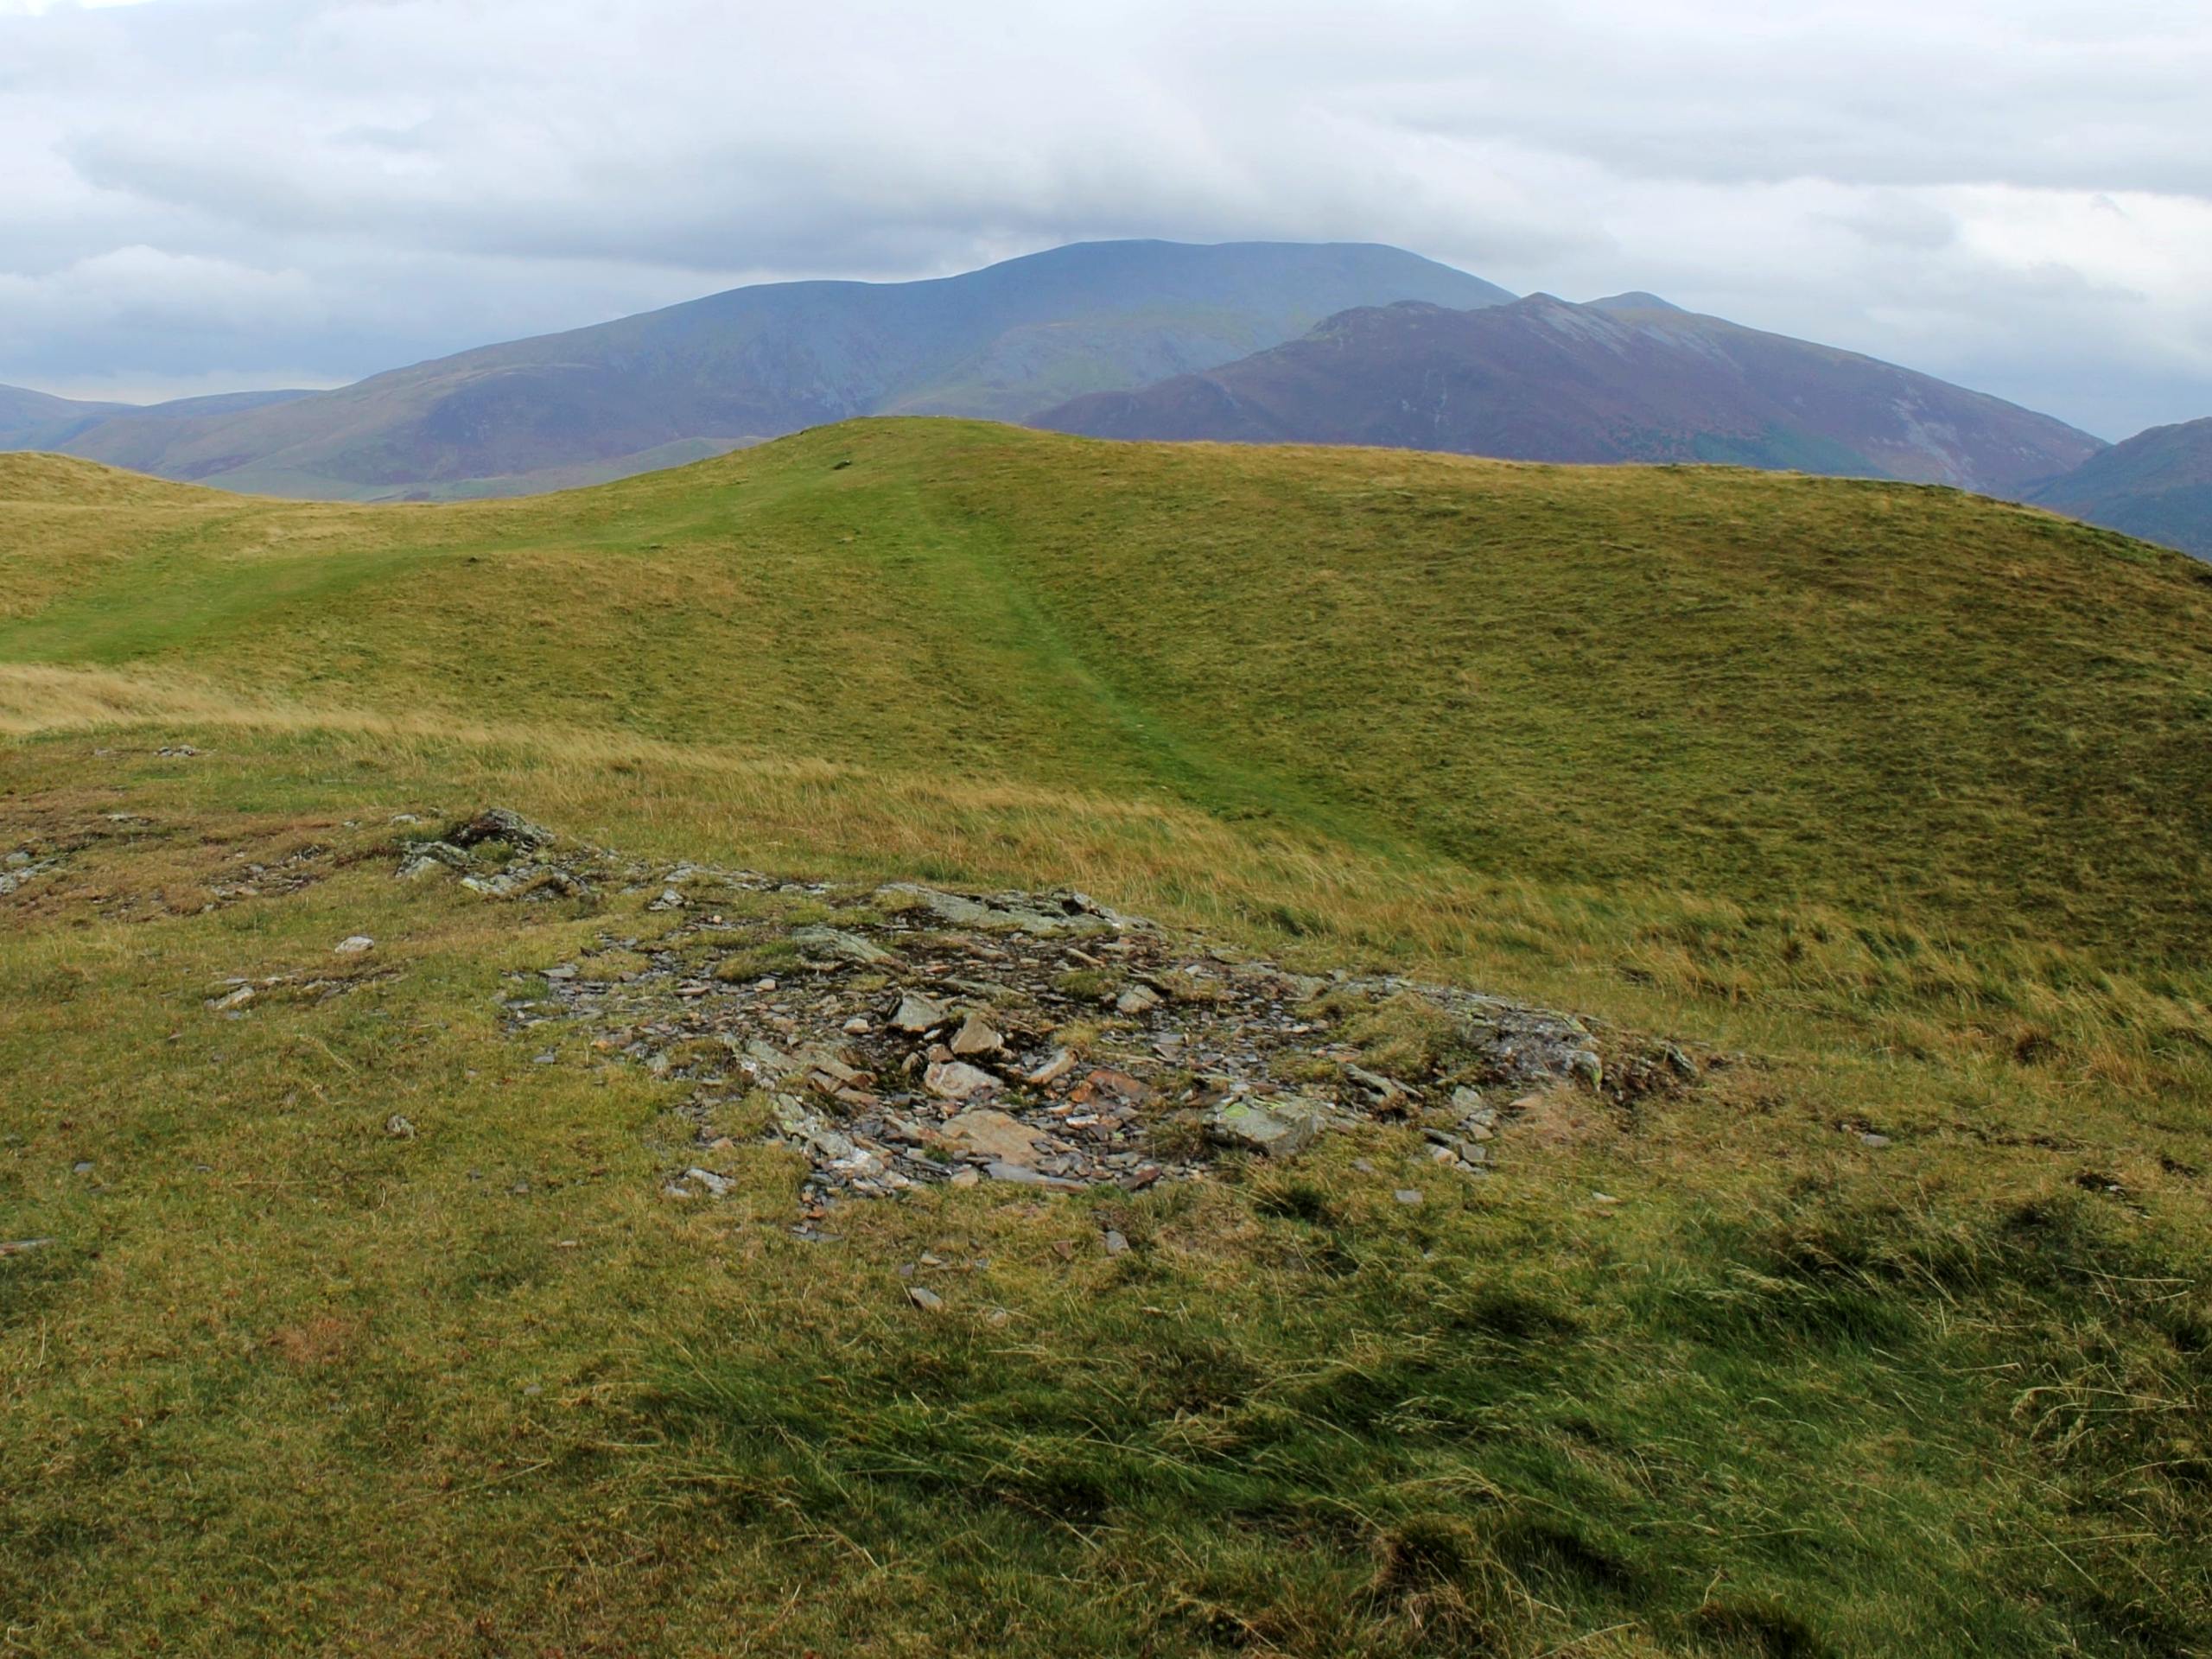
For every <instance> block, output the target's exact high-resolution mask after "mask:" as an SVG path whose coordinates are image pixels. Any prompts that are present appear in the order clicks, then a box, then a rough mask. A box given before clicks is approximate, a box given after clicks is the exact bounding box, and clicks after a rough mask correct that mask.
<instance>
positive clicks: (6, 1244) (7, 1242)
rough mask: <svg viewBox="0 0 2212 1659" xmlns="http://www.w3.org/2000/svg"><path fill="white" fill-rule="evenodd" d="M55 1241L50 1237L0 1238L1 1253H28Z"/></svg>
mask: <svg viewBox="0 0 2212 1659" xmlns="http://www.w3.org/2000/svg"><path fill="white" fill-rule="evenodd" d="M51 1243H54V1241H53V1240H52V1239H50V1238H0V1255H29V1254H30V1252H31V1251H33V1250H42V1249H45V1248H46V1247H47V1246H48V1245H49V1244H51Z"/></svg>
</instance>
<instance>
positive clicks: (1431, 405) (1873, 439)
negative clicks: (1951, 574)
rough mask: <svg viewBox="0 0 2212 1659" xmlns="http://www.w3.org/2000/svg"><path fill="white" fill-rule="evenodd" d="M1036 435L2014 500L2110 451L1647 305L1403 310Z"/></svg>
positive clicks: (2080, 436)
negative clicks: (1662, 466) (1937, 491)
mask: <svg viewBox="0 0 2212 1659" xmlns="http://www.w3.org/2000/svg"><path fill="white" fill-rule="evenodd" d="M1036 424H1038V425H1040V426H1046V427H1052V428H1054V429H1058V430H1060V431H1065V432H1080V433H1087V434H1090V435H1093V436H1097V437H1114V438H1166V439H1217V440H1224V441H1230V442H1248V443H1280V442H1300V443H1354V444H1383V445H1389V446H1392V447H1396V448H1409V449H1445V450H1455V451H1459V452H1461V453H1464V454H1479V455H1497V456H1502V457H1504V458H1507V459H1511V460H1522V461H1723V462H1731V463H1734V464H1736V465H1739V466H1747V467H1777V468H1791V469H1795V470H1797V471H1802V472H1810V473H1827V474H1841V475H1853V474H1860V475H1865V476H1868V477H1877V478H1897V479H1907V480H1916V481H1919V482H1924V483H1936V484H1954V485H1958V486H1961V487H1963V488H1967V489H1972V490H1979V491H1982V492H1985V493H1991V494H1999V495H2003V494H2011V493H2016V492H2018V491H2019V490H2021V489H2023V488H2025V487H2026V486H2029V485H2031V484H2032V483H2033V482H2035V481H2036V480H2041V479H2044V478H2048V477H2050V475H2051V474H2054V473H2057V472H2062V471H2066V470H2069V469H2071V468H2072V467H2075V466H2076V465H2078V464H2079V463H2080V462H2081V461H2084V460H2086V459H2087V458H2088V456H2090V455H2092V454H2095V453H2096V452H2097V451H2098V450H2099V449H2101V448H2103V447H2104V445H2103V443H2102V442H2101V441H2100V440H2099V439H2096V438H2094V437H2092V436H2090V435H2088V433H2086V432H2079V431H2076V430H2075V429H2073V428H2072V427H2069V426H2067V425H2065V424H2064V423H2062V422H2059V421H2056V420H2053V419H2051V418H2050V416H2044V415H2037V414H2035V413H2033V412H2031V411H2030V410H2024V409H2021V408H2019V407H2018V406H2017V405H2015V404H2008V403H2005V402H2003V401H2002V400H2000V399H1999V398H1995V397H1985V396H1984V395H1982V394H1981V393H1980V392H1974V391H1965V390H1963V389H1961V388H1960V387H1958V386H1954V385H1948V384H1947V383H1946V382H1944V381H1942V380H1937V379H1935V378H1932V377H1930V376H1928V375H1924V374H1916V373H1915V372H1912V371H1911V370H1910V369H1901V368H1898V367H1896V366H1895V365H1891V364H1888V363H1883V362H1878V361H1877V360H1876V359H1872V358H1870V357H1862V356H1859V354H1857V353H1853V352H1843V351H1837V350H1835V349H1834V348H1833V347H1830V346H1818V345H1815V344H1812V343H1810V342H1809V341H1806V340H1791V339H1789V338H1787V337H1785V336H1783V335H1780V334H1762V333H1760V332H1758V330H1756V329H1751V328H1745V327H1738V325H1736V324H1734V323H1732V322H1726V321H1722V320H1721V319H1720V318H1718V317H1707V316H1700V315H1695V314H1694V313H1691V312H1688V311H1683V310H1681V309H1679V308H1675V307H1674V306H1670V305H1669V304H1667V303H1666V302H1664V301H1662V300H1658V299H1656V298H1655V297H1654V296H1650V295H1645V294H1626V295H1618V296H1614V297H1613V298H1611V299H1609V300H1602V301H1599V302H1596V303H1595V304H1592V305H1570V304H1568V303H1567V302H1564V301H1561V300H1556V299H1554V298H1552V297H1551V296H1548V295H1542V294H1539V295H1533V296H1530V297H1529V298H1527V299H1525V300H1520V301H1516V302H1512V303H1510V304H1507V305H1501V306H1492V307H1488V308H1483V309H1480V310H1459V309H1448V308H1442V307H1440V306H1436V305H1431V304H1419V303H1413V304H1397V305H1390V306H1383V307H1370V308H1362V309H1358V310H1354V311H1349V312H1346V313H1344V314H1343V315H1338V316H1336V317H1332V318H1330V319H1329V320H1328V321H1325V323H1323V324H1322V325H1321V326H1320V327H1318V328H1316V329H1315V330H1314V331H1313V333H1312V334H1308V335H1306V337H1305V338H1304V339H1302V340H1294V341H1291V342H1289V343H1287V344H1286V345H1283V346H1276V347H1274V348H1272V349H1270V350H1268V351H1265V352H1261V353H1256V354H1255V355H1254V356H1251V357H1249V358H1245V359H1240V360H1239V361H1237V362H1235V363H1231V364H1226V365H1223V366H1221V367H1219V368H1217V369H1212V370H1208V371H1205V372H1198V373H1193V374H1186V375H1182V376H1179V377H1176V378H1173V379H1169V380H1166V381H1162V382H1160V383H1159V384H1158V385H1152V386H1147V387H1143V388H1141V389H1139V390H1137V391H1125V392H1107V393H1096V394H1092V395H1090V396H1087V397H1079V398H1075V399H1072V400H1071V401H1070V402H1068V403H1066V404H1063V405H1061V406H1060V407H1059V408H1058V409H1055V410H1047V411H1046V412H1045V413H1043V414H1041V415H1039V416H1037V417H1036Z"/></svg>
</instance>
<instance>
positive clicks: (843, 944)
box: [399, 810, 1711, 1236]
mask: <svg viewBox="0 0 2212 1659" xmlns="http://www.w3.org/2000/svg"><path fill="white" fill-rule="evenodd" d="M487 854H488V855H489V856H488V857H487ZM399 874H400V875H401V876H402V877H403V878H405V879H410V880H416V879H423V878H426V877H430V876H433V875H443V876H447V877H449V878H450V879H454V880H458V881H459V882H460V883H461V885H462V886H464V887H467V888H469V889H470V890H472V891H474V892H476V893H481V894H483V895H485V896H486V898H487V899H499V900H506V901H510V902H528V901H531V900H539V899H553V898H569V899H597V898H599V897H601V896H602V895H606V894H608V893H639V892H649V893H652V894H653V897H652V899H651V900H650V901H649V903H648V904H647V906H646V908H647V909H648V910H649V911H651V912H658V913H663V914H669V915H671V916H673V917H674V918H676V919H675V920H674V922H673V925H670V926H669V927H667V928H666V930H665V931H663V932H662V933H661V934H660V936H659V937H658V938H653V939H650V940H647V939H645V938H640V937H637V936H618V935H614V934H604V935H601V937H600V938H599V939H598V940H597V941H595V943H594V945H593V947H592V948H591V949H589V950H586V951H583V952H582V953H580V954H579V955H578V956H576V957H575V958H574V959H573V960H569V961H566V962H561V963H554V964H552V965H550V966H549V967H547V968H546V969H543V971H542V972H540V973H533V974H518V975H516V976H513V977H514V980H515V982H516V983H515V988H514V991H513V993H512V995H509V996H507V997H505V999H504V1000H503V1001H504V1007H505V1014H506V1018H507V1020H508V1022H509V1024H510V1026H511V1027H512V1029H513V1030H514V1031H516V1032H517V1033H537V1034H538V1035H539V1036H540V1037H541V1038H542V1036H543V1035H544V1034H546V1033H547V1032H548V1030H549V1028H550V1029H551V1030H555V1031H567V1032H580V1033H582V1034H583V1035H584V1036H585V1037H586V1039H587V1041H588V1046H589V1048H590V1049H591V1050H592V1051H593V1052H596V1053H598V1054H601V1055H608V1054H612V1055H619V1056H620V1057H621V1058H624V1059H626V1060H627V1061H630V1062H632V1063H635V1064H637V1065H641V1066H643V1067H645V1069H646V1070H647V1071H650V1072H652V1074H653V1075H654V1076H656V1077H662V1078H664V1079H666V1080H667V1081H668V1082H669V1083H670V1084H671V1085H676V1086H680V1087H682V1088H683V1089H684V1090H685V1098H684V1100H683V1103H682V1104H681V1106H680V1107H678V1110H680V1111H681V1112H682V1113H683V1115H685V1116H688V1117H690V1119H691V1120H692V1121H693V1122H694V1123H695V1124H696V1146H695V1149H694V1154H695V1155H694V1156H693V1157H692V1158H691V1160H690V1161H688V1162H686V1163H685V1164H684V1165H683V1166H681V1167H675V1168H671V1169H670V1170H669V1171H668V1172H667V1173H666V1176H665V1178H664V1190H665V1191H666V1192H667V1193H668V1195H669V1196H670V1197H671V1198H684V1199H690V1198H699V1197H706V1198H714V1197H719V1196H721V1195H722V1194H723V1193H725V1192H728V1191H729V1190H730V1188H731V1186H732V1185H733V1183H732V1180H731V1178H730V1177H728V1175H726V1174H724V1173H721V1170H718V1169H717V1168H715V1161H716V1159H717V1157H718V1155H719V1154H725V1153H728V1152H729V1151H731V1150H733V1149H734V1147H737V1146H738V1145H739V1144H741V1142H743V1141H770V1142H779V1143H781V1144H784V1145H786V1146H789V1147H793V1148H795V1149H796V1150H798V1152H800V1153H801V1154H804V1157H805V1159H806V1160H807V1163H808V1165H809V1173H808V1174H807V1175H806V1177H805V1179H804V1192H803V1194H802V1198H801V1205H800V1210H801V1213H800V1217H799V1220H798V1224H797V1230H798V1232H799V1233H800V1234H801V1235H802V1236H819V1233H818V1229H819V1224H821V1223H822V1222H823V1221H824V1220H825V1219H826V1218H827V1217H828V1216H829V1212H830V1211H831V1210H832V1208H833V1207H834V1206H835V1205H837V1204H839V1203H841V1202H846V1201H851V1200H856V1199H871V1198H887V1197H890V1196H893V1195H895V1194H897V1193H899V1192H904V1191H906V1190H908V1189H911V1188H912V1187H916V1186H922V1185H954V1186H972V1185H978V1184H980V1183H982V1182H984V1181H996V1182H1003V1183H1007V1184H1009V1185H1017V1186H1022V1187H1027V1188H1033V1189H1037V1190H1039V1191H1042V1192H1084V1191H1087V1190H1090V1189H1093V1188H1099V1187H1107V1186H1112V1187H1116V1188H1119V1189H1121V1190H1123V1191H1128V1192H1137V1191H1141V1190H1143V1189H1145V1188H1147V1187H1148V1186H1151V1185H1154V1184H1155V1183H1159V1182H1163V1181H1166V1182H1173V1181H1188V1180H1199V1179H1206V1178H1207V1176H1208V1175H1209V1174H1210V1173H1211V1172H1212V1171H1213V1170H1214V1169H1215V1168H1216V1167H1217V1166H1218V1165H1219V1164H1220V1163H1221V1162H1222V1160H1224V1159H1228V1158H1264V1159H1284V1158H1293V1157H1295V1156H1297V1155H1298V1154H1300V1152H1302V1151H1303V1150H1305V1149H1306V1147H1308V1146H1310V1145H1311V1144H1313V1141H1315V1140H1316V1139H1317V1138H1318V1137H1319V1136H1320V1135H1324V1134H1326V1133H1328V1132H1330V1131H1331V1130H1332V1129H1335V1128H1342V1127H1345V1126H1347V1125H1351V1124H1355V1123H1359V1122H1393V1123H1399V1124H1407V1125H1413V1126H1417V1127H1418V1128H1420V1129H1421V1132H1422V1135H1423V1136H1424V1137H1425V1139H1426V1141H1427V1143H1428V1149H1429V1155H1430V1157H1431V1159H1432V1160H1433V1162H1434V1164H1435V1165H1436V1166H1438V1168H1439V1170H1440V1172H1445V1173H1450V1174H1452V1175H1453V1176H1455V1177H1457V1178H1459V1179H1472V1180H1480V1179H1486V1178H1487V1177H1488V1176H1489V1175H1490V1174H1491V1173H1492V1172H1493V1169H1494V1168H1495V1160H1494V1158H1493V1152H1494V1148H1495V1146H1496V1144H1497V1137H1498V1136H1499V1135H1501V1134H1502V1133H1505V1132H1507V1131H1509V1130H1510V1127H1511V1124H1512V1122H1513V1121H1514V1119H1515V1118H1516V1116H1517V1115H1519V1114H1520V1113H1521V1112H1522V1111H1524V1110H1526V1109H1529V1107H1530V1106H1531V1105H1533V1104H1534V1103H1535V1102H1537V1101H1539V1100H1541V1099H1542V1098H1543V1097H1545V1096H1547V1095H1548V1093H1550V1092H1551V1091H1555V1090H1574V1091H1577V1092H1579V1093H1581V1094H1583V1095H1586V1096H1595V1097H1598V1098H1599V1099H1601V1100H1602V1101H1603V1102H1605V1103H1606V1104H1608V1105H1609V1106H1611V1107H1612V1108H1616V1109H1618V1108H1625V1107H1627V1106H1629V1105H1631V1104H1633V1103H1635V1102H1636V1101H1637V1100H1638V1099H1640V1098H1642V1097H1643V1096H1648V1095H1649V1094H1652V1093H1654V1092H1655V1091H1659V1090H1673V1089H1675V1088H1678V1087H1680V1086H1681V1085H1683V1084H1687V1083H1688V1082H1689V1081H1692V1080H1694V1078H1695V1077H1697V1076H1698V1074H1699V1072H1700V1061H1698V1060H1696V1059H1694V1058H1692V1057H1691V1056H1690V1055H1689V1054H1688V1052H1685V1051H1684V1050H1683V1049H1681V1047H1679V1046H1675V1045H1673V1044H1669V1043H1662V1042H1653V1041H1649V1040H1647V1039H1637V1038H1634V1037H1631V1036H1629V1035H1627V1034H1625V1033H1618V1032H1613V1031H1610V1030H1603V1029H1600V1028H1597V1027H1592V1026H1591V1025H1589V1024H1586V1022H1584V1021H1582V1020H1578V1019H1576V1018H1574V1017H1573V1016H1572V1015H1569V1014H1559V1013H1554V1012H1552V1011H1550V1010H1548V1009H1543V1008H1538V1007H1529V1006H1527V1005H1525V1004H1522V1003H1518V1002H1514V1001H1507V1000H1504V999H1502V998H1498V997H1494V996H1488V995H1482V994H1480V993H1478V992H1475V991H1471V990H1468V989H1465V988H1460V987H1456V986H1448V985H1438V984H1432V983H1426V982H1417V981H1413V980H1408V979H1405V978H1402V977H1398V976H1376V975H1353V974H1349V973H1338V974H1335V975H1332V976H1325V977H1324V976H1313V975H1306V974H1300V973H1296V972H1293V971H1291V970H1290V969H1286V968H1284V967H1282V966H1281V965H1279V964H1277V963H1274V962H1270V961H1267V960H1263V959H1256V958H1253V957H1247V956H1245V955H1243V954H1242V953H1240V952H1236V951H1232V950H1224V949H1223V948H1221V947H1218V946H1216V945H1212V944H1209V943H1208V942H1206V941H1205V940H1203V939H1201V938H1198V937H1197V936H1195V935H1193V934H1191V933H1188V932H1184V931H1176V930H1173V929H1169V928H1166V927H1162V926H1159V925H1154V923H1151V922H1148V921H1145V920H1142V919H1141V918H1135V917H1129V916H1124V915H1120V914H1117V913H1116V912H1113V911H1110V910H1109V909H1107V908H1106V907H1104V906H1101V905H1098V904H1096V903H1095V902H1093V901H1092V900H1091V899H1089V898H1087V897H1085V896H1084V895H1083V894H1082V893H1073V892H1066V891H1062V892H1056V893H960V892H950V891H946V890H944V889H942V888H938V887H928V886H923V885H920V884H917V883H910V882H894V883H892V884H889V885H887V886H884V887H875V888H863V887H834V886H830V885H828V884H823V883H798V882H789V881H782V880H777V879H776V878H774V877H772V876H768V875H764V874H759V873H757V872H753V871H747V870H733V869H723V868H711V867H707V866H702V865H695V864H683V865H678V866H677V867H675V868H662V869H658V870H656V869H655V868H652V867H650V866H645V865H643V864H640V863H638V862H636V861H630V860H626V859H624V858H622V857H620V855H615V854H613V853H609V852H607V851H605V850H603V849H596V848H588V847H582V846H576V845H572V844H569V843H567V842H563V841H561V840H560V839H559V838H558V837H556V836H554V835H553V834H552V833H551V832H550V831H547V830H545V829H542V828H541V827H539V826H537V825H535V824H531V823H529V822H528V821H527V820H524V819H521V818H518V817H516V816H515V815H513V814H512V813H505V812H500V811H496V810H495V811H493V812H487V813H484V814H480V815H479V816H478V817H475V818H474V819H471V820H469V821H468V822H467V823H465V824H461V825H459V826H456V827H455V828H454V829H451V830H449V831H448V832H447V834H446V835H445V836H443V837H442V839H441V840H438V841H435V842H412V843H410V844H408V845H407V846H406V847H405V848H404V851H403V856H402V861H401V863H400V867H399ZM535 1058H537V1060H538V1061H539V1062H540V1063H543V1064H547V1065H551V1064H556V1063H557V1062H558V1058H559V1054H558V1052H557V1050H556V1049H548V1050H546V1051H545V1052H541V1053H539V1054H538V1055H537V1056H536V1057H535ZM1704 1063H1705V1064H1710V1063H1711V1061H1710V1058H1708V1059H1707V1061H1706V1062H1704Z"/></svg>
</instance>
